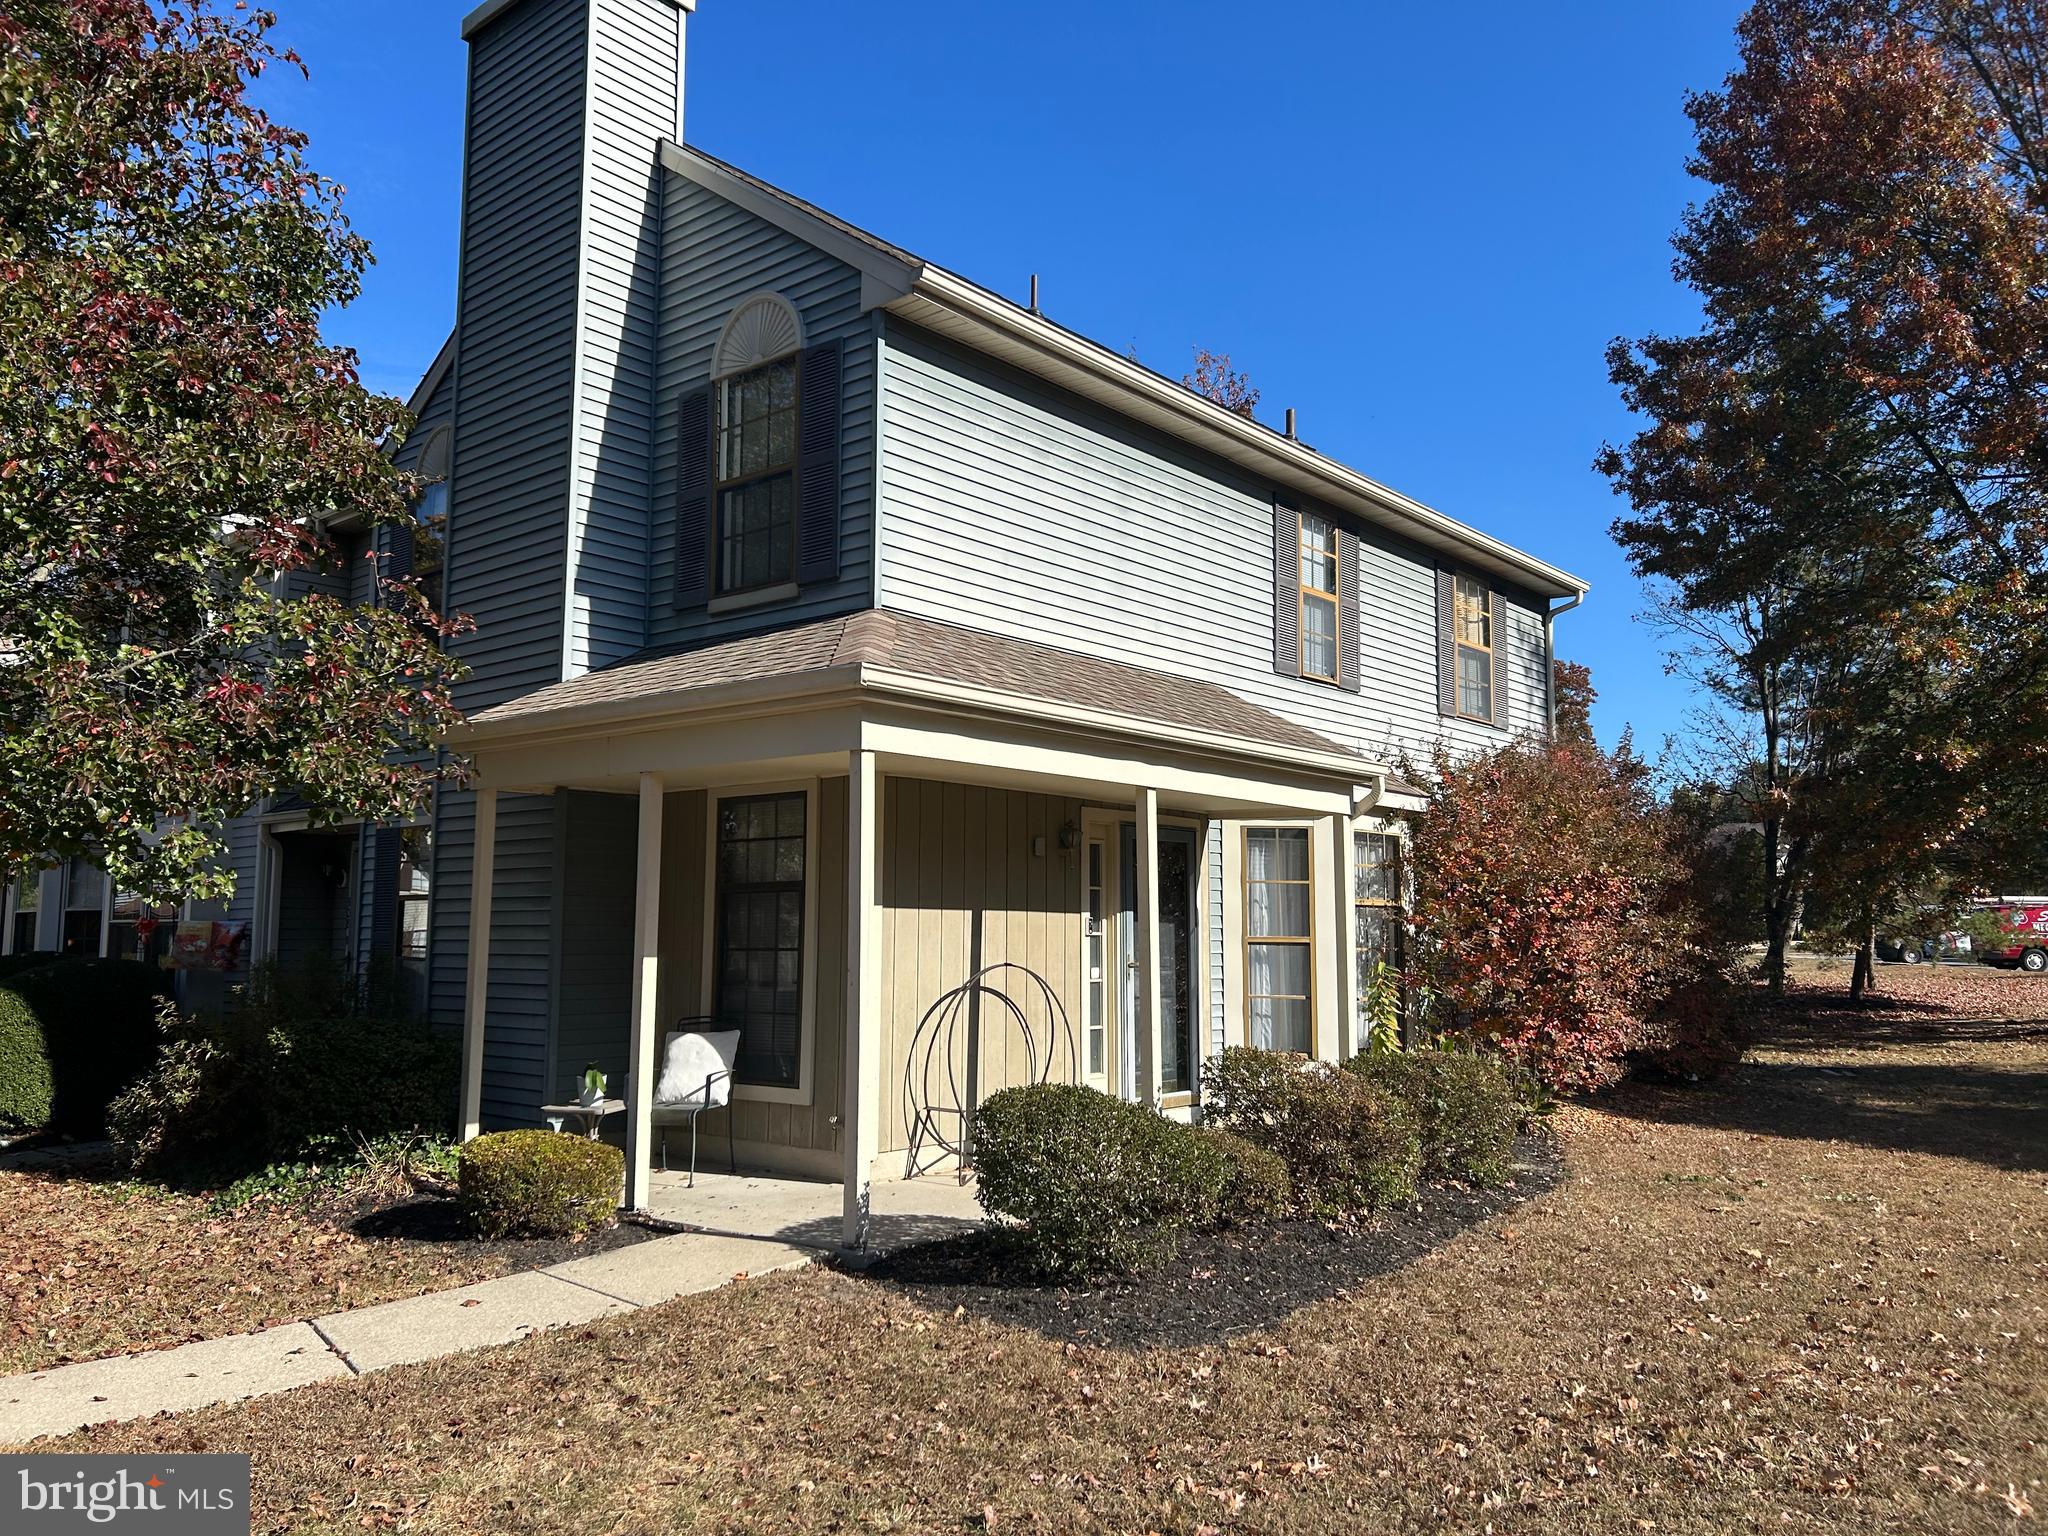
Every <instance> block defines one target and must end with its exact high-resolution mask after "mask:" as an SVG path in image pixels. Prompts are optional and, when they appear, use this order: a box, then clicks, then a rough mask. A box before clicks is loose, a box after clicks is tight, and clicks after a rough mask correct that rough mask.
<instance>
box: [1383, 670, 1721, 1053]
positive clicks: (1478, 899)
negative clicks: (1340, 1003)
mask: <svg viewBox="0 0 2048 1536" xmlns="http://www.w3.org/2000/svg"><path fill="white" fill-rule="evenodd" d="M1588 696H1589V698H1590V688H1589V689H1588ZM1428 777H1429V779H1430V790H1429V806H1428V809H1427V810H1426V811H1425V812H1424V813H1423V815H1422V816H1421V817H1420V818H1418V820H1417V822H1416V825H1415V829H1414V833H1413V838H1412V842H1411V848H1410V860H1411V867H1412V869H1413V873H1414V882H1415V885H1414V908H1413V916H1412V919H1411V922H1412V926H1413V929H1414V934H1415V939H1416V943H1415V944H1414V945H1413V946H1412V954H1413V957H1414V964H1413V974H1412V975H1411V976H1410V978H1409V981H1410V988H1411V993H1412V994H1413V995H1415V996H1418V997H1423V998H1426V999H1427V1000H1428V1017H1429V1021H1430V1024H1431V1027H1433V1028H1435V1029H1438V1030H1440V1031H1451V1032H1455V1033H1459V1034H1466V1035H1470V1036H1473V1037H1475V1038H1478V1039H1481V1040H1484V1041H1487V1042H1489V1043H1490V1044H1491V1045H1492V1046H1494V1047H1495V1048H1497V1049H1499V1050H1500V1051H1501V1052H1503V1053H1504V1054H1505V1055H1506V1056H1508V1057H1509V1058H1510V1059H1512V1060H1514V1061H1516V1062H1518V1063H1520V1064H1521V1065H1523V1066H1525V1067H1527V1068H1529V1069H1531V1070H1533V1071H1534V1072H1536V1073H1537V1074H1538V1075H1540V1076H1541V1077H1542V1078H1543V1080H1544V1081H1545V1082H1546V1083H1548V1084H1549V1085H1550V1086H1551V1087H1553V1088H1556V1089H1561V1090H1582V1089H1590V1088H1598V1087H1601V1086H1603V1085H1605V1084H1607V1083H1610V1082H1613V1081H1614V1080H1616V1079H1617V1078H1619V1077H1620V1076H1621V1075H1622V1074H1623V1073H1624V1072H1625V1071H1626V1070H1627V1065H1628V1059H1629V1056H1630V1054H1631V1053H1632V1052H1635V1051H1637V1050H1639V1049H1641V1048H1642V1047H1644V1046H1645V1045H1646V1044H1648V1043H1650V1042H1652V1040H1653V1039H1654V1037H1655V1032H1656V1026H1655V1015H1656V1012H1657V1010H1658V1008H1659V1006H1660V1004H1661V1003H1662V1001H1663V1000H1664V999H1665V998H1666V997H1667V996H1668V995H1669V994H1670V992H1671V991H1672V989H1673V987H1674V985H1675V984H1676V983H1677V981H1678V980H1679V978H1680V977H1681V976H1682V975H1685V974H1687V973H1688V972H1696V971H1697V970H1698V969H1699V962H1700V959H1701V957H1700V956H1699V955H1698V954H1697V953H1695V951H1696V949H1697V947H1698V945H1699V942H1700V925H1699V924H1698V923H1697V921H1696V920H1694V919H1693V917H1692V916H1691V915H1690V914H1689V913H1687V912H1686V911H1684V910H1683V908H1682V904H1681V903H1680V902H1678V901H1677V899H1676V897H1677V894H1678V893H1679V892H1681V891H1682V889H1683V882H1684V876H1685V872H1684V870H1683V869H1682V868H1681V866H1680V863H1679V859H1678V856H1677V851H1676V844H1675V841H1674V836H1673V831H1674V829H1673V825H1672V823H1671V822H1670V820H1669V819H1668V818H1667V817H1666V816H1665V815H1664V813H1663V811H1662V808H1661V807H1659V806H1658V805H1657V803H1656V800H1655V797H1654V795H1653V794H1652V793H1651V788H1650V783H1649V771H1648V769H1647V768H1646V767H1645V765H1644V764H1643V762H1642V760H1641V759H1639V758H1637V757H1636V756H1635V755H1634V753H1633V751H1632V750H1631V749H1630V747H1629V744H1628V743H1627V741H1625V740H1624V741H1623V743H1622V744H1621V746H1620V747H1619V748H1618V749H1617V750H1616V751H1615V752H1613V753H1611V754H1610V753H1606V752H1602V751H1601V750H1600V749H1599V748H1598V747H1597V746H1595V745H1593V743H1592V742H1590V741H1563V740H1560V741H1557V742H1540V741H1522V742H1516V743H1513V744H1510V745H1508V746H1504V747H1501V748H1498V749H1497V750H1495V751H1493V752H1489V753H1484V754H1481V755H1479V756H1477V757H1472V758H1468V759H1465V760H1462V761H1453V760H1452V759H1451V758H1449V757H1448V756H1445V755H1439V757H1438V758H1437V761H1436V764H1435V772H1434V774H1432V775H1429V776H1428Z"/></svg>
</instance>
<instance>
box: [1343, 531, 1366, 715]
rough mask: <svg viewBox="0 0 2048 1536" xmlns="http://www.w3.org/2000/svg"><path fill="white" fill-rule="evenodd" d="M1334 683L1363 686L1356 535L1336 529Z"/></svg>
mask: <svg viewBox="0 0 2048 1536" xmlns="http://www.w3.org/2000/svg"><path fill="white" fill-rule="evenodd" d="M1337 683H1338V686H1340V687H1342V688H1346V689H1349V690H1350V691H1351V692H1352V693H1358V692H1360V691H1362V690H1363V688H1364V686H1365V685H1364V682H1363V680H1362V679H1361V677H1360V675H1359V657H1358V535H1357V534H1355V533H1346V532H1345V531H1344V530H1343V529H1342V528H1339V529H1338V530H1337Z"/></svg>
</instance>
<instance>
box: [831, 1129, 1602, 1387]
mask: <svg viewBox="0 0 2048 1536" xmlns="http://www.w3.org/2000/svg"><path fill="white" fill-rule="evenodd" d="M1563 1178H1564V1162H1563V1158H1562V1156H1561V1155H1560V1152H1559V1149H1558V1147H1557V1144H1556V1142H1555V1141H1554V1140H1553V1139H1552V1138H1550V1137H1548V1136H1544V1135H1537V1136H1529V1137H1525V1138H1523V1140H1522V1142H1521V1144H1520V1145H1519V1146H1518V1147H1517V1148H1516V1153H1515V1176H1514V1179H1513V1181H1512V1182H1511V1183H1510V1184H1509V1185H1508V1186H1507V1187H1506V1188H1503V1189H1496V1190H1469V1189H1459V1188H1431V1189H1425V1190H1424V1191H1423V1192H1422V1194H1421V1196H1420V1198H1419V1199H1418V1200H1417V1201H1416V1203H1415V1204H1414V1205H1412V1206H1408V1207H1405V1208H1403V1209H1401V1210H1398V1211H1390V1212H1387V1213H1386V1214H1385V1215H1384V1216H1382V1217H1381V1218H1380V1219H1379V1220H1378V1221H1376V1222H1373V1223H1371V1224H1361V1225H1355V1226H1354V1225H1342V1224H1338V1225H1332V1224H1328V1223H1324V1222H1319V1221H1282V1222H1262V1223H1258V1224H1256V1225H1251V1226H1243V1227H1231V1228H1226V1229H1223V1230H1220V1231H1215V1232H1205V1233H1200V1234H1197V1235H1196V1236H1195V1237H1194V1238H1192V1239H1190V1241H1189V1242H1188V1243H1187V1244H1186V1246H1184V1247H1183V1248H1182V1249H1181V1252H1180V1254H1179V1256H1178V1257H1176V1258H1174V1259H1172V1260H1170V1261H1168V1262H1167V1263H1165V1264H1163V1265H1161V1266H1159V1267H1158V1268H1157V1269H1154V1270H1152V1271H1150V1272H1148V1273H1146V1274H1143V1275H1138V1276H1135V1277H1133V1278H1131V1279H1128V1280H1120V1281H1113V1282H1106V1283H1103V1284H1099V1285H1094V1286H1078V1285H1057V1284H1047V1283H1045V1282H1043V1281H1041V1280H1039V1279H1038V1278H1037V1277H1036V1276H1035V1275H1033V1274H1032V1273H1031V1271H1030V1269H1029V1268H1028V1267H1027V1265H1026V1264H1025V1262H1024V1261H1023V1259H1022V1256H1021V1255H1020V1253H1019V1251H1018V1248H1017V1245H1016V1244H1015V1242H1014V1241H1012V1240H1010V1239H1009V1238H1008V1237H1007V1236H1006V1235H1005V1234H1004V1233H1002V1232H1000V1231H981V1232H972V1233H966V1234H963V1235H962V1236H959V1237H950V1238H942V1239H940V1240H938V1241H936V1242H929V1243H919V1244H917V1245H915V1246H913V1247H909V1248H903V1249H899V1250H897V1251H896V1252H895V1253H893V1254H889V1255H887V1256H885V1257H883V1258H881V1259H879V1260H877V1261H876V1262H874V1263H873V1264H871V1265H869V1266H867V1267H866V1268H864V1269H861V1270H859V1271H857V1272H858V1273H859V1274H860V1276H861V1277H862V1278H863V1279H866V1280H870V1281H873V1282H876V1283H878V1284H881V1285H886V1286H888V1287H890V1288H891V1289H893V1290H897V1291H900V1292H902V1293H903V1294H904V1295H906V1296H908V1297H909V1298H910V1299H911V1300H913V1301H915V1302H916V1303H917V1304H918V1305H920V1306H923V1307H928V1308H930V1309H932V1310H934V1311H939V1312H947V1313H950V1312H953V1311H955V1310H956V1309H959V1308H965V1309H966V1313H967V1315H969V1316H981V1317H986V1318H988V1319H990V1320H992V1321H995V1322H999V1323H1009V1324H1014V1325H1016V1326H1018V1327H1023V1328H1029V1329H1032V1330H1033V1331H1034V1332H1037V1333H1040V1334H1043V1335H1045V1336H1046V1337H1047V1338H1050V1339H1054V1340H1058V1341H1059V1342H1062V1343H1074V1344H1093V1345H1103V1346H1107V1347H1109V1348H1113V1349H1129V1350H1140V1349H1180V1348H1188V1347H1191V1346H1196V1345H1202V1344H1214V1343H1215V1342H1216V1341H1217V1340H1219V1339H1222V1338H1227V1337H1230V1336H1232V1335H1234V1334H1240V1333H1249V1332H1252V1331H1254V1330H1256V1329H1260V1328H1269V1327H1271V1326H1273V1325H1274V1324H1275V1323H1277V1322H1279V1321H1281V1320H1282V1319H1283V1318H1285V1317H1287V1316H1289V1315H1290V1314H1292V1313H1294V1312H1296V1311H1299V1310H1300V1309H1301V1308H1303V1307H1306V1306H1309V1305H1311V1304H1312V1303H1314V1302H1319V1301H1327V1300H1329V1299H1330V1298H1331V1297H1334V1296H1341V1295H1343V1294H1345V1293H1346V1292H1347V1291H1349V1290H1350V1289H1351V1288H1352V1287H1353V1286H1356V1285H1358V1284H1360V1283H1361V1282H1363V1281H1366V1280H1369V1279H1371V1278H1373V1277H1374V1276H1376V1275H1383V1274H1386V1273H1388V1272H1389V1271H1391V1270H1395V1269H1399V1268H1400V1267H1401V1266H1402V1265H1404V1264H1408V1263H1410V1262H1412V1261H1413V1260H1415V1259H1417V1258H1419V1257H1421V1256H1422V1255H1423V1254H1425V1253H1428V1252H1429V1251H1430V1250H1431V1249H1433V1248H1438V1247H1441V1246H1442V1245H1443V1244H1445V1243H1447V1242H1449V1241H1450V1240H1451V1239H1452V1238H1454V1237H1456V1236H1457V1235H1458V1234H1459V1233H1460V1232H1463V1231H1464V1230H1465V1229H1466V1228H1468V1227H1471V1226H1473V1225H1475V1224H1476V1223H1478V1222H1481V1221H1484V1220H1485V1219H1486V1218H1487V1217H1489V1216H1492V1215H1494V1214H1496V1213H1497V1212H1500V1211H1503V1210H1506V1209H1508V1208H1510V1207H1512V1206H1515V1205H1519V1204H1521V1203H1522V1202H1523V1201H1526V1200H1529V1199H1532V1198H1533V1197H1535V1196H1537V1195H1540V1194H1542V1193H1544V1192H1545V1191H1547V1190H1550V1189H1553V1188H1555V1187H1556V1186H1557V1185H1558V1184H1559V1183H1561V1182H1562V1181H1563Z"/></svg>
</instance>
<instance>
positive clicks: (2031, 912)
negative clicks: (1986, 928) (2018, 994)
mask: <svg viewBox="0 0 2048 1536" xmlns="http://www.w3.org/2000/svg"><path fill="white" fill-rule="evenodd" d="M1980 910H1982V911H1986V912H1994V913H1997V914H1998V915H1999V917H2000V918H2001V923H2000V928H2001V932H2000V933H1999V936H1998V937H1997V938H1995V939H1993V940H1991V941H1990V942H1989V943H1986V944H1984V945H1982V946H1981V947H1979V948H1978V950H1977V958H1978V959H1979V960H1981V961H1983V963H1984V964H1986V965H1996V966H1999V967H2001V968H2003V969H2005V970H2013V969H2018V970H2022V971H2035V972H2040V971H2048V896H2013V897H2007V898H2004V899H2002V900H1999V901H1987V902H1984V903H1983V904H1982V906H1981V908H1980Z"/></svg>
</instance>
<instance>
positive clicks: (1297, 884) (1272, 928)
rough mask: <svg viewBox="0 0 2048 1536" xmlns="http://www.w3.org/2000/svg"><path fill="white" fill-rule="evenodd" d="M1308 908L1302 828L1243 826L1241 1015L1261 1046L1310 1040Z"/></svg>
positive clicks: (1288, 1046)
mask: <svg viewBox="0 0 2048 1536" xmlns="http://www.w3.org/2000/svg"><path fill="white" fill-rule="evenodd" d="M1311 909H1312V903H1311V901H1310V898H1309V849H1308V829H1307V828H1306V827H1247V828H1246V829H1245V834H1244V936H1245V946H1244V947H1245V971H1244V976H1245V982H1244V986H1245V1019H1246V1022H1247V1025H1248V1028H1249V1034H1250V1042H1251V1044H1253V1045H1255V1046H1258V1047H1260V1048H1261V1049H1263V1050H1269V1051H1308V1050H1310V1049H1312V1047H1313V1044H1314V1035H1315V1031H1314V1017H1315V1002H1314V985H1313V982H1312V981H1311V974H1312V970H1313V967H1312V966H1311V964H1310V951H1311V949H1312V947H1313V934H1312V931H1311V921H1310V916H1309V914H1310V911H1311Z"/></svg>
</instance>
